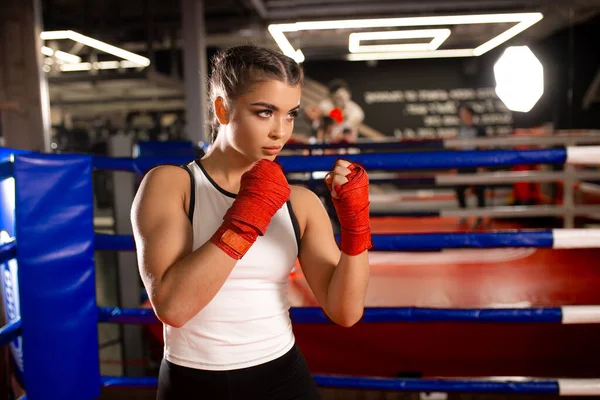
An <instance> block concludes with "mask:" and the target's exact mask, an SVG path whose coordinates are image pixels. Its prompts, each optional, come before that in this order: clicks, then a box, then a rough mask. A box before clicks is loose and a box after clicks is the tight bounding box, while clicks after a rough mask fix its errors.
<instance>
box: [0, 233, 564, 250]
mask: <svg viewBox="0 0 600 400" xmlns="http://www.w3.org/2000/svg"><path fill="white" fill-rule="evenodd" d="M337 239H338V240H339V238H337ZM372 240H373V246H374V247H373V251H410V250H440V249H458V248H496V247H536V248H550V247H552V245H553V242H554V240H553V235H552V231H515V232H494V233H486V232H476V233H414V234H412V233H411V234H389V235H388V234H374V235H372ZM95 243H96V250H99V251H102V250H115V251H128V250H129V251H130V250H134V248H135V243H134V241H133V237H132V236H130V235H105V234H96V237H95ZM0 249H1V248H0Z"/></svg>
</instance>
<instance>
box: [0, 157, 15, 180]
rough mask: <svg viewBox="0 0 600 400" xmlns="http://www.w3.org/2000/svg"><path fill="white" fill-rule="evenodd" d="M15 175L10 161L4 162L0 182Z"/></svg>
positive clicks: (0, 172) (0, 170) (1, 166)
mask: <svg viewBox="0 0 600 400" xmlns="http://www.w3.org/2000/svg"><path fill="white" fill-rule="evenodd" d="M13 176H14V174H13V163H11V162H10V161H4V162H1V163H0V181H3V180H5V179H7V178H12V177H13Z"/></svg>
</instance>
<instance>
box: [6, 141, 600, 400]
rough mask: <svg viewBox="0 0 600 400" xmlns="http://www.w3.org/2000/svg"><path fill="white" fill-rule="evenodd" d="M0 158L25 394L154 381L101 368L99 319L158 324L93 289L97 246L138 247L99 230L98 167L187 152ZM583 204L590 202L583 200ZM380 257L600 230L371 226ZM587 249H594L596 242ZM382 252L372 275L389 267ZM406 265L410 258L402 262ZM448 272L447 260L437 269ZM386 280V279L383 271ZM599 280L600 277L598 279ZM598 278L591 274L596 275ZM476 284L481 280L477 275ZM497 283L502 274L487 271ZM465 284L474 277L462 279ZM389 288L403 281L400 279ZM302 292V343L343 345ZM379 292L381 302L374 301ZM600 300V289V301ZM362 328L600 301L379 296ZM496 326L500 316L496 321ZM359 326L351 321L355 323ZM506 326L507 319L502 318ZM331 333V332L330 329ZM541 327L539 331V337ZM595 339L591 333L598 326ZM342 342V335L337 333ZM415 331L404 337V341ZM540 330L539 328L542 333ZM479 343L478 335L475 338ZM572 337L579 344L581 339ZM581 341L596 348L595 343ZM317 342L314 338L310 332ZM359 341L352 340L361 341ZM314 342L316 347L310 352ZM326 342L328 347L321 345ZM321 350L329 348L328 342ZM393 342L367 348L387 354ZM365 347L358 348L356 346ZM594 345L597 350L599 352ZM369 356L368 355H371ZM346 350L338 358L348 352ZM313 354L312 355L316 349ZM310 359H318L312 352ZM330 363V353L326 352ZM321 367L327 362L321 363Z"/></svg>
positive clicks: (339, 382)
mask: <svg viewBox="0 0 600 400" xmlns="http://www.w3.org/2000/svg"><path fill="white" fill-rule="evenodd" d="M338 157H339V156H327V155H323V156H312V157H310V158H306V157H302V156H282V157H280V158H279V162H280V163H281V165H282V166H283V168H284V170H285V171H286V172H287V173H310V172H313V171H323V170H328V169H329V168H330V167H331V166H332V165H333V163H334V161H335V159H336V158H338ZM0 158H1V160H0V178H1V180H2V183H1V184H2V186H1V196H0V198H1V199H2V210H1V211H2V221H1V223H2V228H1V229H2V234H1V235H0V237H1V238H2V242H1V245H0V263H1V264H2V278H3V279H2V288H3V294H4V306H5V310H6V314H7V318H8V322H7V324H6V325H5V326H4V327H2V328H1V329H0V344H1V345H3V346H9V348H10V352H11V355H12V361H13V363H14V365H15V374H16V375H17V378H18V379H19V381H20V382H21V383H22V385H23V386H24V387H25V389H26V391H27V398H29V399H30V400H38V399H47V400H48V399H49V400H52V399H68V398H77V399H93V398H96V397H98V396H99V395H100V390H101V388H102V387H120V386H123V387H152V386H155V385H156V378H154V377H143V378H132V377H116V376H101V374H100V367H99V364H100V360H99V355H98V346H99V342H98V331H97V326H98V323H100V322H109V323H124V324H156V323H157V322H158V321H157V319H156V317H155V316H154V314H153V312H152V310H149V309H142V308H140V309H122V308H114V307H110V308H108V307H98V306H97V304H96V293H95V290H96V288H95V273H94V268H95V265H94V251H102V250H112V251H134V250H135V248H134V242H133V238H132V237H131V236H129V235H107V234H98V233H96V232H95V231H94V223H93V218H94V215H93V214H94V208H93V202H94V199H93V190H92V172H93V171H95V170H104V169H110V170H117V171H128V172H132V173H136V174H143V173H144V172H146V171H148V170H149V169H150V168H152V167H154V166H156V165H160V164H183V163H185V162H187V161H189V158H188V157H173V158H157V157H147V158H107V157H94V156H87V155H50V154H38V153H30V152H20V151H14V150H10V149H4V151H3V153H2V154H1V157H0ZM344 158H346V159H348V160H351V161H356V162H359V163H361V164H362V165H364V166H365V167H366V169H367V170H369V171H375V170H411V169H426V168H456V167H479V166H489V167H492V166H510V165H516V164H518V165H530V164H554V165H573V164H598V163H599V162H600V147H595V146H589V147H566V148H556V149H548V150H485V151H460V152H455V151H449V152H435V151H434V152H425V153H414V154H410V155H407V154H406V153H393V152H390V153H381V154H348V155H345V156H344ZM582 212H589V210H587V211H586V210H584V211H582ZM373 243H374V249H373V250H372V254H373V257H374V258H372V260H374V261H376V260H377V259H378V258H383V259H385V258H386V257H387V258H388V259H389V258H390V257H392V259H393V257H394V256H396V257H403V258H406V257H407V254H406V253H401V252H409V251H415V252H422V251H431V250H440V251H441V250H444V249H473V250H480V251H481V250H483V251H487V250H486V249H489V251H490V252H491V251H493V249H500V248H509V249H517V250H518V249H523V250H526V249H532V248H533V249H562V250H569V251H582V252H586V251H588V252H590V251H591V250H589V249H595V248H599V247H600V229H565V228H563V229H552V230H516V229H512V230H510V231H498V232H485V233H484V232H481V233H480V232H464V233H378V232H377V229H374V234H373ZM588 254H589V255H590V256H592V255H593V254H596V256H597V253H593V252H590V253H588ZM390 268H393V266H392V267H391V266H390V265H387V264H386V262H378V268H376V270H374V273H375V275H376V276H375V279H378V274H380V273H381V272H382V271H388V272H391V273H393V272H394V271H390ZM402 268H404V267H402ZM438 271H439V268H438ZM291 279H292V282H291V286H292V287H295V288H296V290H297V291H301V290H302V285H303V283H302V278H301V273H300V272H297V273H296V274H295V276H292V278H291ZM384 279H387V278H384ZM596 281H597V279H596ZM596 281H594V280H591V281H590V282H591V284H593V283H595V282H596ZM472 283H473V284H480V283H481V282H476V281H473V282H472ZM486 284H487V285H492V286H493V282H486ZM462 289H463V290H466V291H468V290H469V288H468V287H466V288H465V287H463V288H462ZM389 290H394V289H393V288H391V289H389ZM309 297H310V296H309V295H307V298H306V299H304V300H301V299H300V300H299V299H295V300H294V299H292V306H293V307H292V309H291V311H290V313H291V317H292V321H293V323H294V329H295V331H296V333H297V337H298V342H299V345H300V347H301V348H303V349H304V347H305V346H310V344H308V343H307V342H306V341H305V340H304V339H303V338H304V334H306V333H307V332H310V331H312V333H316V334H321V335H322V336H321V337H323V338H326V339H327V340H328V342H323V343H321V344H320V345H321V346H322V347H327V346H333V347H335V346H336V343H335V341H336V340H337V339H336V337H337V338H339V336H336V335H338V334H339V335H343V334H342V333H341V332H342V331H343V329H342V328H339V327H336V330H334V331H329V332H325V331H323V330H322V328H323V327H326V326H330V325H331V324H330V322H329V321H328V319H327V318H326V317H325V315H324V314H323V312H322V311H321V310H320V309H319V308H318V307H315V306H314V304H313V305H311V304H310V300H309ZM371 303H373V302H371ZM597 304H600V299H598V303H597ZM367 305H368V306H367V308H366V309H365V313H364V317H363V319H362V321H361V322H360V323H359V324H358V325H357V326H356V327H355V328H356V331H362V332H364V331H366V330H368V329H374V328H375V327H376V326H380V327H383V329H381V330H379V331H378V335H385V334H386V332H388V333H390V332H394V331H393V330H389V329H388V328H389V327H390V326H400V327H405V326H407V325H427V324H436V325H435V326H439V327H440V329H443V327H444V326H446V324H448V327H449V329H450V330H451V331H454V333H452V332H450V333H449V335H453V334H454V335H456V334H460V329H461V326H464V325H461V324H471V325H466V326H469V327H471V326H482V327H484V330H482V331H479V333H481V334H485V332H486V331H485V329H488V331H489V329H490V325H489V324H503V325H502V326H503V328H502V330H503V332H506V333H507V334H510V332H511V331H512V330H515V331H520V330H522V329H523V327H524V326H529V325H531V326H535V327H536V329H537V331H536V332H537V333H538V334H539V335H544V333H543V332H546V331H547V332H552V333H553V334H554V333H556V332H557V330H558V329H565V327H562V326H563V325H572V326H583V325H593V324H600V306H598V305H596V304H594V303H590V304H578V305H568V304H565V305H563V304H560V305H558V304H557V305H552V306H544V307H495V308H469V307H456V306H455V307H454V308H451V307H419V306H406V307H387V306H370V305H369V301H368V302H367ZM494 326H496V325H494ZM355 328H352V329H350V330H348V331H352V330H353V329H355ZM493 329H498V328H493ZM331 332H333V333H331ZM532 338H535V336H533V337H532ZM588 339H590V340H592V338H591V337H588ZM339 340H340V341H343V340H344V339H343V338H341V339H339ZM412 340H416V338H410V337H398V338H397V339H396V341H397V344H398V346H406V343H408V344H410V343H411V341H412ZM540 340H541V339H540ZM477 344H478V345H480V344H481V343H477ZM578 344H579V343H577V344H571V345H578ZM581 345H582V346H584V351H582V352H580V353H581V354H583V353H584V352H586V351H587V352H590V351H592V350H596V348H594V347H593V344H590V345H589V346H592V347H585V346H586V345H584V344H581ZM313 346H315V343H313ZM353 350H354V349H353ZM312 351H315V349H310V351H309V353H310V352H312ZM318 351H320V350H318ZM323 351H324V350H323ZM385 351H386V350H385V349H382V353H381V354H370V355H369V357H371V358H372V359H374V360H376V362H377V360H381V363H382V364H385V360H384V359H385V358H386V354H385ZM356 352H357V353H358V352H361V349H356ZM592 352H593V351H592ZM594 354H597V353H594ZM363 356H364V355H363ZM351 357H352V354H351V353H349V352H348V354H347V359H346V360H333V361H334V362H338V363H347V361H348V359H350V358H351ZM307 359H308V357H307ZM308 362H309V366H311V360H310V359H308ZM324 362H326V360H324ZM321 367H322V366H320V367H319V369H326V368H321ZM315 379H316V381H317V384H318V385H319V386H321V387H342V388H355V389H371V390H386V391H422V392H467V393H529V394H559V395H600V379H595V378H581V379H578V378H531V379H526V378H520V377H513V378H511V377H504V378H502V377H500V378H483V377H479V376H474V377H472V378H465V377H456V378H424V379H416V378H403V377H397V378H392V377H378V376H359V375H349V376H342V375H336V374H334V373H331V374H322V373H318V374H315Z"/></svg>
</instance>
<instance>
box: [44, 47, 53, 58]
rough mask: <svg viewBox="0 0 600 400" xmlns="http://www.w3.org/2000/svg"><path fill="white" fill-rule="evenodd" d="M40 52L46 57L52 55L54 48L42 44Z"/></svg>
mask: <svg viewBox="0 0 600 400" xmlns="http://www.w3.org/2000/svg"><path fill="white" fill-rule="evenodd" d="M42 54H43V55H45V56H48V57H52V56H53V55H54V50H52V49H51V48H50V47H47V46H42Z"/></svg>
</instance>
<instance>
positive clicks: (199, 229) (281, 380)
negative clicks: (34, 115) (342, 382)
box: [131, 46, 371, 400]
mask: <svg viewBox="0 0 600 400" xmlns="http://www.w3.org/2000/svg"><path fill="white" fill-rule="evenodd" d="M302 82H303V72H302V69H301V68H300V67H299V66H298V65H297V64H296V63H295V62H294V61H293V60H292V59H290V58H288V57H286V56H283V55H281V54H280V53H277V52H275V51H272V50H269V49H264V48H259V47H254V46H241V47H236V48H232V49H228V50H226V51H223V52H221V53H220V54H219V55H217V56H216V57H215V59H214V65H213V73H212V76H211V81H210V94H211V106H212V107H211V111H212V113H213V116H214V121H215V130H214V133H213V145H212V146H211V148H210V150H209V151H208V153H207V154H206V155H205V156H204V157H203V158H202V159H201V160H196V161H194V162H192V163H190V164H188V165H186V166H184V168H179V167H176V166H161V167H158V168H155V169H153V170H151V171H150V172H149V173H148V174H147V175H146V176H145V178H144V180H143V182H142V183H141V186H140V188H139V191H138V193H137V195H136V198H135V201H134V204H133V208H132V214H131V217H132V224H133V227H134V237H135V241H136V246H137V252H138V264H139V268H140V275H141V278H142V280H143V283H144V285H145V287H146V289H147V291H148V294H149V298H150V301H151V303H152V306H153V309H154V312H155V313H156V315H157V316H158V318H159V319H160V320H161V321H162V322H163V326H164V339H165V348H164V359H163V362H162V364H161V368H160V373H159V380H158V399H176V398H177V399H182V398H190V399H261V400H265V399H316V398H318V394H317V390H316V385H315V382H314V380H313V378H312V376H311V374H310V372H309V370H308V368H307V366H306V363H305V361H304V358H303V357H302V354H301V353H300V351H299V350H298V348H297V347H296V346H295V341H294V335H293V332H292V326H291V322H290V318H289V312H288V310H289V304H288V299H287V282H288V279H289V274H290V271H291V269H292V267H293V265H294V262H295V260H296V257H298V258H299V260H300V263H301V266H302V269H303V272H304V275H305V276H306V280H307V281H308V283H309V285H310V287H311V289H312V291H313V293H314V295H315V297H316V298H317V300H318V301H319V304H320V305H321V307H322V308H323V310H324V312H325V313H326V314H327V315H328V316H329V318H331V320H332V321H334V322H335V323H337V324H339V325H342V326H347V327H349V326H352V325H354V324H355V323H356V322H357V321H358V320H359V319H360V318H361V316H362V312H363V306H364V297H365V292H366V288H367V281H368V258H367V250H368V249H369V248H371V236H370V227H369V221H368V214H369V201H368V178H367V175H366V173H365V171H364V170H363V169H362V168H361V167H360V166H358V165H351V164H350V163H348V162H347V161H343V160H338V161H337V162H336V165H335V167H334V168H333V170H332V172H331V173H330V174H329V175H328V177H327V179H326V182H327V184H328V187H330V188H331V189H330V190H331V193H332V196H333V198H334V203H335V205H336V209H337V210H338V214H339V216H340V220H341V223H342V225H343V227H344V228H343V229H342V238H341V244H340V246H341V252H340V249H339V248H338V246H337V244H336V242H335V240H334V236H333V233H332V227H331V223H330V222H329V219H328V217H327V213H326V211H325V210H324V208H323V206H322V204H321V203H320V201H319V199H318V198H317V197H316V196H315V195H314V194H313V193H312V192H310V191H309V190H307V189H304V188H301V187H295V186H292V187H290V186H289V185H288V183H287V181H286V178H285V175H284V174H283V171H282V170H281V168H280V167H279V165H278V164H276V163H275V162H273V160H274V159H275V157H276V156H277V154H278V152H279V151H280V150H281V148H282V146H283V145H284V144H285V143H286V141H287V139H289V137H290V136H291V134H292V130H293V126H294V117H295V115H296V113H297V111H298V108H299V104H300V94H301V86H302Z"/></svg>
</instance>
